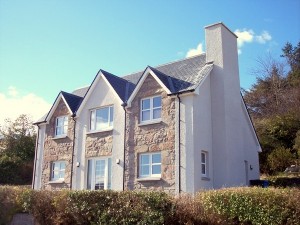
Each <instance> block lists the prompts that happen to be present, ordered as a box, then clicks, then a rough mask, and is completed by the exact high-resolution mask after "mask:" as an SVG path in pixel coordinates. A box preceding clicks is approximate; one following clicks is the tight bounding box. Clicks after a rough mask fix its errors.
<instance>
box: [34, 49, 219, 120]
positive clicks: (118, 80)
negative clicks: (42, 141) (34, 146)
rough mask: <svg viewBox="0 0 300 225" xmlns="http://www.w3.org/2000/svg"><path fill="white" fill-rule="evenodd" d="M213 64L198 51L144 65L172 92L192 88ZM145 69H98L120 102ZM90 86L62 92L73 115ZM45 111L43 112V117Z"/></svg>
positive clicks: (126, 98) (130, 92)
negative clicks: (115, 71)
mask: <svg viewBox="0 0 300 225" xmlns="http://www.w3.org/2000/svg"><path fill="white" fill-rule="evenodd" d="M212 66H213V64H212V63H206V55H205V54H201V55H197V56H193V57H189V58H185V59H182V60H178V61H174V62H170V63H167V64H163V65H159V66H156V67H150V66H148V67H147V68H150V69H151V70H152V71H153V72H154V73H155V75H156V76H157V77H158V78H159V79H160V80H161V82H162V83H163V84H164V85H165V86H166V87H167V88H168V89H169V90H170V92H171V94H177V93H180V92H185V91H193V90H195V88H196V87H197V86H198V85H199V84H200V83H201V81H202V80H203V78H204V77H205V76H206V75H207V74H208V73H209V72H210V71H211V69H212ZM147 68H146V69H147ZM144 71H145V70H144ZM144 71H140V72H136V73H133V74H129V75H126V76H123V77H118V76H116V75H113V74H111V73H109V72H107V71H104V70H99V72H101V73H102V75H103V76H105V78H106V80H107V81H108V82H109V83H110V84H111V86H112V87H113V89H114V90H115V91H116V93H117V94H118V96H119V97H120V99H121V100H122V101H123V102H127V100H128V99H129V97H130V95H131V94H132V93H133V91H134V89H135V87H136V85H137V83H138V81H139V80H140V79H141V77H142V75H143V73H144ZM98 74H99V73H98ZM98 74H97V75H98ZM89 88H90V86H88V87H83V88H79V89H77V90H75V91H73V92H72V93H67V92H64V91H62V92H61V94H62V95H63V97H64V99H65V100H66V102H67V104H68V106H69V107H70V109H71V111H72V112H73V114H76V111H77V110H78V108H79V106H80V104H81V103H82V101H83V99H84V97H85V96H86V94H87V92H88V90H89ZM50 111H51V110H50ZM48 114H49V113H48ZM48 114H46V117H47V115H48ZM46 117H45V116H44V117H42V118H41V119H40V120H39V121H38V122H42V121H43V120H45V119H46ZM43 122H45V121H43Z"/></svg>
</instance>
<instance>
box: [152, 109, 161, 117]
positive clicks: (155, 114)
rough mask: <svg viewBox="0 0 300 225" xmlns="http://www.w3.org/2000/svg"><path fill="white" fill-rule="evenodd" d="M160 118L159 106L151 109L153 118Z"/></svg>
mask: <svg viewBox="0 0 300 225" xmlns="http://www.w3.org/2000/svg"><path fill="white" fill-rule="evenodd" d="M159 118H161V108H158V109H154V110H153V119H159Z"/></svg>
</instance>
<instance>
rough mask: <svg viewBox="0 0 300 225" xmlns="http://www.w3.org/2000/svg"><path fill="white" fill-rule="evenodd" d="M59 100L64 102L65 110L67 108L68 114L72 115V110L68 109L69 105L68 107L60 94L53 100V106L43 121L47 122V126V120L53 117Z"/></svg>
mask: <svg viewBox="0 0 300 225" xmlns="http://www.w3.org/2000/svg"><path fill="white" fill-rule="evenodd" d="M61 99H62V100H63V101H64V103H65V105H66V106H67V108H68V110H69V112H70V114H71V115H72V114H73V112H72V110H71V109H70V107H69V105H68V103H67V101H66V99H65V98H64V96H63V95H62V93H61V92H60V93H59V95H58V96H57V98H56V99H55V102H54V104H53V106H52V107H51V109H50V111H49V113H48V115H47V116H46V118H45V121H47V124H49V119H50V118H51V117H52V115H53V113H54V111H55V109H56V107H57V105H58V103H59V101H60V100H61Z"/></svg>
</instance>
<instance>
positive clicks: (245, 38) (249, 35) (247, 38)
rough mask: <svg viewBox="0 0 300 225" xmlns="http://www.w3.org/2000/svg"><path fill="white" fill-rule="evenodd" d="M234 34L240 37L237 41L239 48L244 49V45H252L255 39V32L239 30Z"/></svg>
mask: <svg viewBox="0 0 300 225" xmlns="http://www.w3.org/2000/svg"><path fill="white" fill-rule="evenodd" d="M234 33H235V34H236V35H237V36H238V39H237V43H238V47H239V48H240V47H242V46H243V45H244V43H247V42H248V43H250V42H252V41H253V37H254V31H253V30H251V29H250V30H246V29H243V30H239V29H237V30H236V31H234Z"/></svg>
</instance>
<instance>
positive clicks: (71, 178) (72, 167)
mask: <svg viewBox="0 0 300 225" xmlns="http://www.w3.org/2000/svg"><path fill="white" fill-rule="evenodd" d="M75 116H76V115H75V113H74V114H72V116H71V117H72V119H73V121H74V130H73V149H72V158H71V177H70V190H72V182H73V170H74V165H73V163H74V152H75V134H76V120H75Z"/></svg>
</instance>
